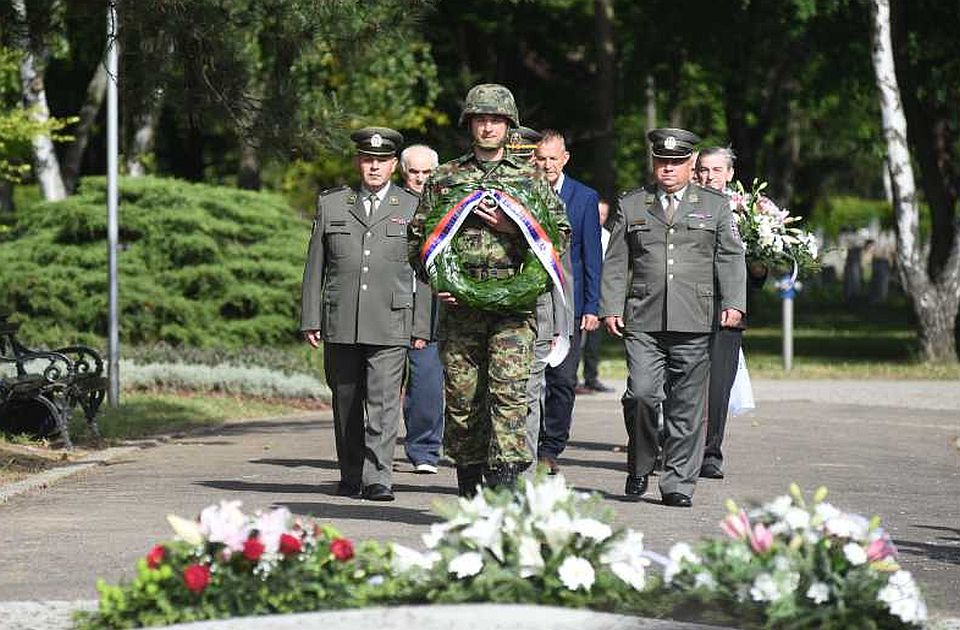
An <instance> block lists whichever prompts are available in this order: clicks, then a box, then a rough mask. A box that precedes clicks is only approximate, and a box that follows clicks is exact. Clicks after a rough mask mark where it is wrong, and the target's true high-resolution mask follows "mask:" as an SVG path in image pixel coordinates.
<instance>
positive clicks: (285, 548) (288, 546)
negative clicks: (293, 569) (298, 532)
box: [280, 534, 303, 556]
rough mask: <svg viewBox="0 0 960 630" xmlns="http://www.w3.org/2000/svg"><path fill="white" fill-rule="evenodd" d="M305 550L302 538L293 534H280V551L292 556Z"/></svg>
mask: <svg viewBox="0 0 960 630" xmlns="http://www.w3.org/2000/svg"><path fill="white" fill-rule="evenodd" d="M301 551H303V545H301V544H300V539H299V538H297V537H296V536H293V535H292V534H280V553H282V554H283V555H285V556H292V555H293V554H295V553H300V552H301Z"/></svg>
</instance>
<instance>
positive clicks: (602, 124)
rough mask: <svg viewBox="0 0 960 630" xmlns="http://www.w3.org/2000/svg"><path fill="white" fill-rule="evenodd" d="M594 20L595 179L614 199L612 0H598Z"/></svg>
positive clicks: (615, 60) (614, 46)
mask: <svg viewBox="0 0 960 630" xmlns="http://www.w3.org/2000/svg"><path fill="white" fill-rule="evenodd" d="M593 8H594V18H595V19H594V24H595V27H596V44H597V88H596V92H595V95H596V100H595V101H594V102H595V104H596V108H595V110H594V111H595V112H596V120H597V131H598V132H599V133H598V134H597V137H598V142H597V151H596V164H595V166H594V175H593V176H594V183H595V184H596V185H597V188H598V189H599V190H600V196H601V197H603V198H605V199H614V198H615V195H616V192H617V190H616V188H617V181H616V169H615V168H614V160H615V159H616V138H615V135H614V117H615V115H616V112H615V109H614V101H615V98H616V73H617V58H616V40H615V39H614V35H613V17H614V13H613V11H614V9H613V0H595V2H594V5H593Z"/></svg>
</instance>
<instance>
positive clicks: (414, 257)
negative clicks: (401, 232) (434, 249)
mask: <svg viewBox="0 0 960 630" xmlns="http://www.w3.org/2000/svg"><path fill="white" fill-rule="evenodd" d="M434 203H435V202H434V193H433V179H432V178H431V179H429V180H427V183H426V185H425V186H424V187H423V195H422V196H421V197H420V203H419V204H418V205H417V210H416V211H415V212H414V213H413V218H412V219H410V223H408V224H407V258H408V259H409V261H410V266H411V267H413V272H414V274H415V275H416V279H417V280H419V281H420V282H422V283H426V282H429V277H428V276H427V270H426V268H424V266H423V261H422V260H420V248H421V247H423V241H424V238H425V237H426V227H425V224H426V221H427V216H428V215H429V214H430V212H431V211H432V210H433V205H434Z"/></svg>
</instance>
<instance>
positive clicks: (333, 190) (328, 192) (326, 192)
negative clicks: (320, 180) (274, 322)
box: [320, 186, 350, 197]
mask: <svg viewBox="0 0 960 630" xmlns="http://www.w3.org/2000/svg"><path fill="white" fill-rule="evenodd" d="M345 190H350V187H349V186H334V187H333V188H327V189H326V190H324V191H323V192H321V193H320V196H321V197H329V196H330V195H333V194H336V193H338V192H343V191H345Z"/></svg>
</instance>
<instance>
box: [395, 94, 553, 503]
mask: <svg viewBox="0 0 960 630" xmlns="http://www.w3.org/2000/svg"><path fill="white" fill-rule="evenodd" d="M464 123H467V125H468V127H469V129H470V133H471V137H472V140H473V151H471V152H470V153H468V154H466V155H464V156H462V157H459V158H457V159H455V160H453V161H451V162H447V163H446V164H443V165H441V166H440V167H439V168H437V170H436V171H434V173H433V175H432V176H431V178H430V180H429V181H428V182H427V185H426V187H425V189H424V193H423V197H422V199H421V201H420V205H419V207H418V208H417V211H416V214H415V215H414V217H413V219H412V220H411V222H410V224H409V226H408V237H409V241H408V242H409V247H410V261H411V264H412V265H413V266H414V268H415V269H416V270H417V273H418V274H419V275H420V276H421V279H423V280H427V279H428V275H427V270H426V269H425V268H424V265H423V262H422V260H421V258H420V252H421V248H422V246H423V244H424V242H425V239H426V238H427V236H428V234H426V229H425V223H426V219H427V217H428V216H430V215H431V214H432V213H433V211H434V209H435V208H440V209H443V210H446V209H447V208H450V207H451V206H452V205H453V204H455V203H456V202H457V201H458V200H459V199H460V198H461V197H462V196H463V194H464V191H467V192H472V191H475V190H478V189H481V188H483V189H487V190H498V189H501V188H502V187H510V188H511V189H513V190H521V191H523V193H524V197H525V198H526V199H527V200H528V201H529V202H530V203H534V204H540V209H541V210H545V211H546V212H549V214H550V215H551V216H552V217H553V218H554V220H555V221H556V223H557V225H558V226H559V227H560V238H559V239H558V240H559V241H561V242H555V243H554V246H555V248H556V249H557V250H558V253H561V252H562V251H563V250H564V249H565V248H566V241H567V239H568V235H569V231H570V227H569V223H568V222H567V218H566V213H565V212H564V210H563V206H562V204H561V202H560V200H559V198H558V197H557V196H556V195H555V194H554V193H553V191H552V190H551V189H550V187H549V185H548V184H547V183H546V180H545V179H544V178H543V176H542V175H541V174H539V173H538V172H537V171H536V169H534V168H533V166H531V165H530V164H529V163H528V162H527V161H526V160H522V159H518V158H516V157H515V156H513V155H511V154H510V153H509V152H506V151H505V150H504V145H505V143H506V140H507V130H508V125H512V126H513V127H517V126H518V125H519V115H518V113H517V106H516V104H515V102H514V100H513V95H512V94H511V93H510V91H509V90H508V89H507V88H505V87H504V86H502V85H495V84H481V85H477V86H475V87H473V88H472V89H471V90H470V92H469V93H468V94H467V98H466V102H465V104H464V108H463V112H462V114H461V117H460V124H464ZM450 247H451V248H452V251H454V252H455V253H456V254H457V255H458V256H459V258H460V261H461V264H462V266H463V269H464V271H465V272H466V273H467V274H468V275H469V276H471V277H472V278H473V279H475V280H478V281H481V282H483V281H487V280H491V279H505V278H510V277H513V276H514V275H515V274H517V273H518V272H519V271H520V267H521V264H522V263H523V261H524V259H525V256H526V254H527V250H528V247H529V246H528V245H527V242H526V241H525V240H524V237H523V236H522V235H521V234H520V232H519V230H518V228H517V226H516V225H515V224H514V223H513V221H512V220H511V219H510V218H509V217H508V216H507V215H506V214H505V213H504V212H503V210H502V209H500V208H499V207H493V208H487V207H483V206H477V207H476V208H475V209H474V210H473V211H472V213H471V214H470V215H469V217H468V218H467V219H466V221H465V223H464V224H463V226H462V227H461V228H460V229H459V231H458V232H457V233H456V236H454V237H453V241H452V242H451V244H450ZM546 290H547V289H546V288H545V289H544V291H546ZM438 297H439V298H440V300H441V301H442V302H443V305H444V308H443V310H442V313H441V317H440V326H439V330H438V338H439V342H440V357H441V360H442V361H443V364H444V368H445V374H444V394H445V402H446V411H445V416H444V452H445V453H446V454H447V455H448V456H450V457H451V458H452V459H453V460H454V461H455V462H456V464H457V485H458V487H459V492H460V495H461V496H470V495H472V494H473V493H475V492H476V488H477V486H478V484H480V483H481V482H482V481H483V476H484V475H486V482H487V484H488V485H490V486H494V487H496V486H500V485H513V484H514V483H515V482H516V479H517V476H518V475H519V474H520V472H522V471H523V470H524V469H525V468H526V467H527V466H529V464H530V462H531V461H532V455H531V452H530V449H529V448H528V446H527V443H526V428H525V419H526V415H527V392H526V385H527V379H528V376H529V375H530V371H531V368H532V367H533V358H534V340H535V337H536V321H535V319H536V316H535V313H534V309H535V305H533V304H531V305H530V309H529V311H527V312H507V311H503V310H497V311H487V310H480V309H476V308H470V307H467V306H465V305H463V304H458V303H457V300H456V298H455V297H454V296H453V295H451V294H450V293H443V292H441V293H438Z"/></svg>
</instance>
